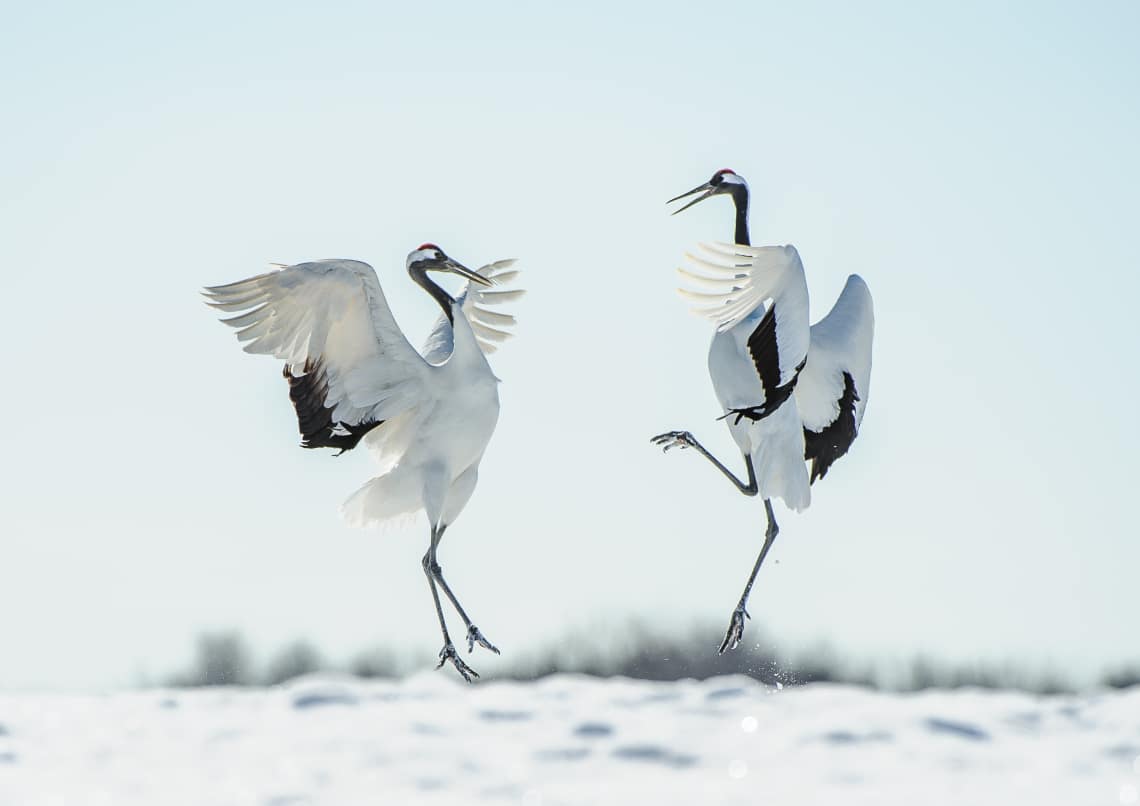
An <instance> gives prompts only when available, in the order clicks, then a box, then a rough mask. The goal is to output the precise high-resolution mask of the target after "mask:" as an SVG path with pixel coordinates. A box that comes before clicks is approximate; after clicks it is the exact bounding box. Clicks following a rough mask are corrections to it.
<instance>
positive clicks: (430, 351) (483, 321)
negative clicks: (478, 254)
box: [423, 259, 526, 364]
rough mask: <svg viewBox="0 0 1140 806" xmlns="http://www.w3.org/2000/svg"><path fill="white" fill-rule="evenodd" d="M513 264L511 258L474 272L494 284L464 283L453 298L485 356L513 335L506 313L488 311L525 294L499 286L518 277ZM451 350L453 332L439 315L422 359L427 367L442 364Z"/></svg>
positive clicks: (512, 318) (425, 344)
mask: <svg viewBox="0 0 1140 806" xmlns="http://www.w3.org/2000/svg"><path fill="white" fill-rule="evenodd" d="M514 264H515V261H514V259H511V260H497V261H495V262H494V263H489V264H487V265H486V266H482V267H481V268H479V269H476V273H477V274H480V275H482V276H483V277H486V278H487V279H489V280H494V281H495V285H494V286H493V287H491V288H488V287H485V286H480V285H473V284H472V283H470V282H468V283H466V284H465V285H464V286H463V291H461V292H460V294H459V296H458V297H456V302H458V303H459V305H460V308H461V310H462V311H463V315H464V316H466V317H467V321H468V322H469V323H470V324H471V330H472V331H473V332H474V333H475V339H476V341H478V342H479V347H480V348H481V349H482V350H483V352H484V353H485V354H487V355H490V354H491V353H493V352H495V350H497V349H498V345H499V344H500V343H502V342H504V341H506V340H507V339H509V338H510V337H511V336H512V335H514V334H513V333H512V332H511V330H510V329H511V328H513V327H514V326H515V324H516V320H515V318H514V317H513V316H511V315H510V314H505V313H499V312H497V311H493V310H491V308H492V307H494V306H497V305H502V304H504V303H507V302H513V301H515V300H516V299H518V298H519V297H521V296H522V295H523V294H525V293H526V292H525V291H523V290H522V289H509V290H502V289H501V286H502V285H503V283H507V282H510V281H511V280H513V279H514V278H515V277H517V276H518V273H519V272H518V270H517V269H512V268H511V266H513V265H514ZM453 348H454V333H453V331H452V328H451V323H450V322H449V321H448V320H447V317H446V316H444V315H443V314H440V317H439V319H438V320H437V321H436V323H435V327H433V328H432V330H431V333H429V334H428V337H427V341H426V342H424V349H423V354H424V359H425V360H426V361H428V362H429V363H431V364H442V363H443V362H444V361H446V360H447V359H448V358H449V357H450V356H451V351H452V349H453Z"/></svg>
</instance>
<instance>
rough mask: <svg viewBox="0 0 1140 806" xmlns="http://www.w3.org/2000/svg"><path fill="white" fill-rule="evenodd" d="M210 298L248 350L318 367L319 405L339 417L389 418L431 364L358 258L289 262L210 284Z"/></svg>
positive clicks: (298, 368) (415, 391)
mask: <svg viewBox="0 0 1140 806" xmlns="http://www.w3.org/2000/svg"><path fill="white" fill-rule="evenodd" d="M205 293H206V295H207V297H208V300H207V301H208V304H210V305H211V306H213V307H214V308H216V309H218V310H221V311H226V312H230V313H232V312H238V311H244V313H240V314H239V315H238V316H234V317H231V318H229V319H223V320H222V321H223V322H225V323H226V324H228V325H230V326H231V327H235V328H237V329H238V332H237V337H238V340H239V341H241V342H242V343H243V345H244V346H243V349H244V350H245V351H246V352H248V353H261V354H266V355H272V356H274V357H276V358H279V359H282V360H284V361H285V362H286V364H287V365H288V369H289V371H290V372H291V373H292V374H293V375H295V376H300V375H303V374H304V373H305V372H307V371H308V370H307V369H306V367H313V366H316V365H317V364H318V363H319V364H320V365H321V366H322V367H323V369H324V372H325V374H326V376H327V382H328V394H327V397H326V399H325V403H324V405H325V406H326V407H328V408H331V409H333V412H332V417H333V419H334V420H335V421H337V422H344V423H349V424H357V423H360V422H361V421H363V420H366V419H368V420H387V419H389V418H391V417H394V416H395V415H397V414H399V413H401V412H403V411H407V410H408V409H409V408H411V407H413V406H414V405H415V403H416V402H417V401H418V399H419V398H420V396H421V393H422V391H423V389H424V388H425V386H426V382H427V373H428V372H429V371H430V368H429V367H428V365H427V363H426V362H425V361H424V360H423V358H421V356H420V355H419V353H417V352H416V351H415V349H414V348H413V347H412V346H411V345H410V344H409V343H408V340H407V339H406V338H405V337H404V334H403V333H402V332H401V331H400V328H399V326H398V325H397V324H396V320H395V318H394V317H393V316H392V311H391V309H390V308H389V307H388V302H387V300H386V299H385V298H384V292H383V291H382V290H381V288H380V283H379V281H378V280H377V279H376V272H375V271H374V270H373V269H372V267H371V266H369V265H368V264H367V263H362V262H360V261H355V260H320V261H313V262H310V263H299V264H297V265H295V266H286V267H283V268H281V269H279V270H276V271H271V272H267V273H266V274H260V275H258V276H256V277H250V278H249V279H246V280H241V281H239V282H236V283H231V284H229V285H223V286H215V287H211V288H207V289H206V290H205Z"/></svg>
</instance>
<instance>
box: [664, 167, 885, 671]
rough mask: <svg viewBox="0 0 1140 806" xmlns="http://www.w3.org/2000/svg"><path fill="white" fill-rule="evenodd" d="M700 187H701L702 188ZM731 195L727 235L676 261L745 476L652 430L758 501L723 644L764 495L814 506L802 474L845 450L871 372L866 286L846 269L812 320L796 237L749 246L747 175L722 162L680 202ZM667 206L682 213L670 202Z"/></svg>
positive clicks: (731, 641) (731, 643)
mask: <svg viewBox="0 0 1140 806" xmlns="http://www.w3.org/2000/svg"><path fill="white" fill-rule="evenodd" d="M702 192H703V193H702ZM696 193H702V195H701V196H699V197H698V198H696V199H694V200H693V201H691V202H689V203H688V204H686V205H685V206H684V207H682V208H681V210H684V209H687V208H688V207H690V206H692V205H693V204H696V203H697V202H699V201H702V200H703V199H707V198H710V197H712V196H716V195H721V194H728V195H731V196H732V199H733V202H734V204H735V207H736V233H735V240H736V243H719V242H717V243H702V244H700V245H699V248H698V250H695V251H693V252H688V253H686V254H685V258H686V263H687V265H686V266H685V267H683V268H681V269H679V270H678V271H679V272H680V274H681V276H682V278H683V279H684V280H685V282H686V283H687V284H688V285H691V286H694V288H682V289H681V295H682V296H683V297H684V298H685V299H687V300H688V301H689V302H691V303H693V305H694V310H695V312H696V313H698V314H700V315H701V316H704V317H706V318H708V319H710V320H711V321H712V322H713V324H714V325H715V328H716V329H715V331H714V334H713V338H712V343H711V344H710V346H709V358H708V363H709V374H710V375H711V377H712V382H713V388H714V390H715V391H716V395H717V399H718V400H719V402H720V405H721V408H722V410H723V412H724V415H723V416H722V418H721V419H724V420H726V421H727V423H728V428H729V431H730V432H731V434H732V438H733V441H734V442H735V443H736V445H737V447H738V448H739V450H740V452H741V454H742V455H743V456H744V461H745V467H746V469H747V471H748V482H747V483H745V482H743V481H741V480H740V479H738V478H737V477H736V475H735V474H733V473H732V471H730V470H729V469H728V468H727V467H726V466H725V465H724V464H722V463H721V462H720V461H719V460H718V459H716V457H714V456H713V455H712V454H711V453H710V452H709V451H708V450H706V449H705V448H704V447H703V446H702V445H701V444H700V443H699V442H698V441H697V440H696V438H695V437H693V435H692V434H691V433H689V432H688V431H671V432H667V433H664V434H659V435H658V436H656V437H654V438H653V442H654V443H655V444H657V445H660V446H662V447H663V448H664V449H665V450H669V449H671V448H675V447H676V448H695V449H696V450H697V451H698V452H700V453H701V454H702V455H703V456H705V458H707V459H708V460H709V461H710V462H712V463H713V464H714V465H715V466H716V467H717V468H718V469H719V470H720V471H721V472H722V473H723V474H724V475H725V476H726V477H727V478H729V479H730V480H731V481H732V482H733V484H734V485H735V486H736V487H737V489H739V490H740V491H741V492H742V493H744V494H746V495H757V494H759V495H760V496H761V498H763V499H764V505H765V511H766V513H767V516H768V531H767V535H766V538H765V542H764V546H763V548H762V549H761V551H760V556H759V558H758V559H757V561H756V564H755V566H754V567H753V570H752V575H751V576H750V577H749V580H748V584H747V585H746V587H745V589H744V595H743V596H742V597H741V599H740V603H739V605H738V606H737V609H736V611H735V612H734V613H733V618H732V621H731V623H730V625H729V629H728V632H727V634H726V635H725V639H724V642H723V643H722V644H721V652H723V651H725V649H726V648H730V647H732V648H735V647H736V646H737V645H738V644H739V643H740V639H741V636H742V634H743V627H744V618H745V617H746V616H747V612H746V611H745V604H746V603H747V600H748V594H749V592H750V591H751V588H752V584H753V582H754V581H755V578H756V573H757V571H759V569H760V565H761V564H762V563H763V561H764V557H765V555H766V554H767V552H768V549H769V548H770V547H771V545H772V542H773V540H774V539H775V537H776V534H777V533H778V531H779V528H778V526H777V525H776V519H775V515H774V513H773V511H772V506H771V500H772V499H775V498H779V499H781V500H783V502H784V503H785V504H786V505H787V506H788V507H789V508H790V509H792V510H796V511H800V510H803V509H805V508H807V507H808V506H809V505H810V504H811V484H812V483H813V482H814V481H816V480H817V479H819V478H822V477H823V476H825V475H826V473H827V471H828V469H829V468H830V466H831V465H832V463H833V462H835V460H836V459H838V458H839V457H840V456H842V455H843V454H845V453H846V452H847V450H848V448H850V446H851V443H852V442H853V441H854V439H855V436H856V434H857V433H858V429H859V426H860V424H861V423H862V420H863V412H864V410H865V409H866V405H867V396H868V393H869V391H870V380H871V342H872V339H873V336H874V311H873V306H872V303H871V294H870V291H869V290H868V289H867V285H866V283H864V282H863V280H862V279H861V278H860V277H859V276H858V275H851V276H850V277H849V278H848V280H847V284H846V286H845V287H844V289H843V292H842V293H841V294H840V296H839V299H838V301H837V302H836V303H835V306H834V307H833V308H832V310H831V312H830V313H829V314H828V315H827V316H825V317H824V318H823V319H821V320H820V321H819V322H817V323H816V324H815V325H810V319H809V310H808V291H807V282H806V280H805V278H804V267H803V262H802V261H801V260H800V256H799V253H798V252H797V251H796V249H795V247H793V246H751V245H750V243H749V235H748V220H747V211H748V198H749V196H748V185H747V183H746V182H745V181H744V179H743V178H742V177H740V176H739V175H738V174H736V173H735V172H733V171H730V170H727V169H725V170H721V171H717V172H716V173H715V174H713V177H712V179H710V180H709V181H708V182H706V183H705V184H704V185H701V186H698V187H696V188H694V189H693V190H691V191H689V192H688V193H684V194H681V195H680V196H678V197H676V198H675V199H671V200H670V201H677V200H678V199H682V198H685V197H686V196H690V195H693V194H696ZM676 212H680V210H677V211H676Z"/></svg>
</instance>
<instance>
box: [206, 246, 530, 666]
mask: <svg viewBox="0 0 1140 806" xmlns="http://www.w3.org/2000/svg"><path fill="white" fill-rule="evenodd" d="M513 263H514V261H513V260H501V261H498V262H496V263H491V264H490V265H488V266H484V267H482V268H481V269H479V270H477V271H472V270H470V269H468V268H466V267H465V266H463V265H462V264H460V263H458V262H457V261H455V260H453V259H452V258H450V257H448V256H447V255H446V254H444V252H443V250H442V249H440V248H439V247H438V246H436V245H435V244H431V243H425V244H423V245H421V246H420V247H418V248H417V249H416V250H415V251H413V252H412V253H410V254H409V255H408V260H407V270H408V274H410V275H411V277H412V279H413V280H415V281H416V282H417V283H418V284H419V285H420V286H421V287H422V288H423V289H424V290H425V291H427V292H428V293H429V294H431V296H432V297H433V298H434V299H435V301H436V302H438V303H439V306H440V308H442V309H443V315H442V316H441V317H440V318H439V321H438V322H437V323H436V325H435V328H434V329H433V330H432V332H431V334H430V335H429V336H428V339H427V343H426V344H425V345H424V351H423V354H422V355H421V354H420V353H419V352H417V351H416V350H415V348H413V347H412V345H411V344H409V343H408V340H407V339H406V338H405V337H404V334H403V333H402V332H401V331H400V328H399V326H398V325H397V324H396V320H395V318H393V316H392V311H391V309H390V308H389V307H388V302H387V300H385V298H384V292H383V291H382V290H381V288H380V282H379V281H378V280H377V279H376V272H375V271H374V270H373V269H372V267H371V266H369V265H368V264H367V263H361V262H359V261H356V260H319V261H314V262H311V263H299V264H297V265H295V266H280V264H277V265H279V269H278V270H277V271H271V272H269V273H267V274H261V275H258V276H256V277H251V278H249V279H248V280H241V281H240V282H236V283H231V284H229V285H222V286H215V287H212V288H207V289H206V290H205V293H206V296H207V301H208V304H209V305H211V306H213V307H214V308H217V309H219V310H221V311H225V312H228V313H237V314H238V315H237V316H233V317H231V318H228V319H223V320H222V321H223V322H225V323H226V324H227V325H230V326H231V327H234V328H238V332H237V337H238V340H239V341H241V342H243V343H244V349H245V351H246V352H248V353H262V354H267V355H272V356H274V357H275V358H278V359H281V360H283V361H284V362H285V372H284V374H285V379H286V380H287V381H288V383H289V397H290V398H291V399H292V401H293V406H294V408H295V409H296V411H297V420H298V424H299V427H300V431H301V446H302V447H305V448H338V449H339V453H338V454H337V455H338V456H339V455H340V453H343V452H344V451H347V450H351V449H353V448H355V447H356V446H357V444H359V443H360V441H361V440H364V443H365V444H366V445H367V446H368V447H369V448H370V449H371V450H372V452H373V453H374V454H375V455H376V457H377V458H378V460H379V462H380V464H381V466H382V467H381V475H379V476H378V477H376V478H374V479H372V480H371V481H369V482H368V483H367V484H365V485H364V486H363V487H361V488H360V489H359V490H357V491H356V492H355V493H354V494H353V495H352V496H351V497H350V498H349V499H348V500H347V501H345V503H344V505H343V507H342V509H341V511H342V514H343V515H344V517H345V519H346V520H347V521H348V522H349V523H350V524H352V525H357V526H364V525H370V524H379V523H383V522H385V521H388V520H391V519H393V518H398V517H400V516H402V515H407V514H410V513H415V512H418V511H419V510H421V509H422V510H424V512H425V513H426V514H427V518H428V523H429V525H430V527H431V540H430V544H429V547H428V550H427V553H426V554H425V555H424V558H423V569H424V573H425V574H426V575H427V578H428V584H429V586H430V587H431V593H432V598H433V599H434V600H435V609H436V614H437V615H438V616H439V626H440V630H441V631H442V632H443V649H441V650H440V653H439V665H438V666H437V667H436V668H440V667H442V666H443V665H444V664H445V663H447V662H449V661H450V662H451V663H452V664H453V665H454V666H455V668H456V670H457V671H458V672H459V674H460V675H462V676H463V678H464V679H465V680H467V681H468V682H470V681H471V678H472V676H474V677H478V674H477V673H476V672H475V671H474V670H472V669H471V667H469V666H468V665H467V664H466V663H464V662H463V660H462V659H460V657H459V655H458V654H457V653H456V651H455V646H454V645H453V644H452V642H451V637H450V636H449V635H448V632H447V622H446V621H445V620H444V617H443V608H442V607H441V606H440V600H439V591H438V590H437V585H438V587H439V588H442V589H443V592H444V594H445V595H446V596H447V598H448V599H449V600H450V601H451V604H452V605H453V606H454V607H455V610H456V611H457V612H458V613H459V616H460V618H462V619H463V623H464V624H465V625H466V626H467V651H468V652H471V651H473V650H474V648H475V644H479V645H480V646H482V647H485V648H486V649H489V650H491V651H492V652H494V653H495V654H498V653H499V650H498V649H497V648H496V647H495V646H494V645H492V644H491V642H490V641H488V640H487V639H486V638H485V637H484V636H483V634H482V633H481V632H480V631H479V628H478V627H476V626H475V624H474V623H473V622H472V621H471V619H470V618H468V616H467V613H466V612H465V611H464V609H463V607H462V606H461V605H460V604H459V600H458V599H457V598H456V597H455V594H454V593H452V591H451V588H450V587H448V585H447V582H445V581H444V578H443V571H442V569H441V568H440V566H439V562H438V560H437V557H436V553H437V550H438V548H439V542H440V540H441V538H442V537H443V534H444V532H445V531H446V530H447V528H448V527H449V526H450V525H451V524H452V523H454V522H455V519H456V518H457V517H458V516H459V513H460V512H461V511H462V510H463V507H464V506H465V505H466V504H467V501H468V499H469V498H470V497H471V493H472V491H474V489H475V482H476V479H477V477H478V474H479V461H480V459H482V457H483V451H484V450H485V449H486V447H487V443H488V441H489V440H490V439H491V434H492V433H493V432H494V430H495V423H496V421H497V420H498V417H499V392H498V383H499V380H498V378H496V377H495V375H494V374H493V373H492V372H491V367H490V365H488V363H487V359H486V356H485V354H486V353H490V352H493V351H494V349H495V344H496V343H497V342H500V341H503V340H504V339H506V338H507V337H508V336H509V335H510V330H509V329H510V327H511V326H512V325H514V323H515V319H514V317H512V316H508V315H506V314H502V313H496V312H494V311H491V310H488V307H487V306H493V305H498V304H501V303H503V302H509V301H511V300H514V299H517V298H518V297H520V296H521V295H522V294H523V292H522V291H519V290H509V291H503V290H495V291H489V290H486V289H487V287H489V286H491V285H493V284H494V285H497V284H499V283H502V282H505V281H507V280H510V279H511V278H512V277H514V276H515V275H516V274H517V273H518V272H517V271H513V270H510V266H511V265H512V264H513ZM431 271H436V272H450V273H453V274H458V275H459V276H461V277H464V278H466V279H467V281H468V282H467V283H466V285H465V287H464V289H463V291H462V293H460V294H459V296H458V297H457V298H452V297H451V295H449V294H448V293H447V292H446V291H445V290H444V289H442V288H441V287H440V286H438V285H436V284H435V282H433V281H432V280H431V279H430V278H429V277H428V272H431Z"/></svg>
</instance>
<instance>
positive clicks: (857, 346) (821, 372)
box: [795, 274, 875, 482]
mask: <svg viewBox="0 0 1140 806" xmlns="http://www.w3.org/2000/svg"><path fill="white" fill-rule="evenodd" d="M874 336H875V310H874V305H873V303H872V301H871V292H870V290H869V289H868V288H867V284H866V283H865V282H863V278H861V277H860V276H859V275H857V274H852V275H851V276H850V277H848V278H847V284H846V285H845V286H844V287H843V292H842V293H841V294H840V295H839V299H838V300H836V302H835V306H834V307H833V308H832V309H831V311H830V312H829V313H828V314H827V316H825V317H824V318H823V319H821V320H819V321H818V322H816V323H815V324H814V325H812V328H811V349H810V351H809V352H808V358H807V364H805V365H804V368H803V371H802V372H801V373H800V378H799V382H798V383H797V384H796V390H795V395H796V406H797V408H799V411H800V418H801V420H802V421H803V425H804V458H805V459H806V460H808V461H809V462H811V463H812V468H811V480H812V481H813V482H814V481H815V480H816V479H817V478H823V477H824V476H825V475H827V470H828V468H829V467H831V465H832V463H833V462H835V460H836V459H838V458H839V457H840V456H843V454H845V453H847V449H848V448H850V447H851V443H852V442H854V441H855V437H856V435H857V434H858V432H859V426H860V424H862V422H863V411H864V410H865V409H866V407H867V397H868V395H869V393H870V391H871V342H872V340H873V339H874Z"/></svg>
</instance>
